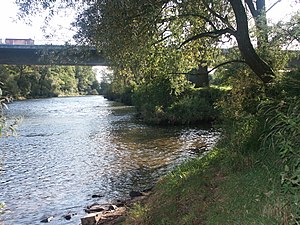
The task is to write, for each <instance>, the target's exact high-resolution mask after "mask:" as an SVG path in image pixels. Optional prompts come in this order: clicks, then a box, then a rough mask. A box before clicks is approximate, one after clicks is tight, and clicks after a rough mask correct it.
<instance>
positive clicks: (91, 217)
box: [81, 213, 101, 225]
mask: <svg viewBox="0 0 300 225" xmlns="http://www.w3.org/2000/svg"><path fill="white" fill-rule="evenodd" d="M100 218H101V216H100V214H99V213H90V214H88V215H86V216H84V217H82V218H81V225H95V224H97V223H98V221H99V220H100Z"/></svg>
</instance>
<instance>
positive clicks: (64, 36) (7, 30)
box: [0, 0, 300, 44]
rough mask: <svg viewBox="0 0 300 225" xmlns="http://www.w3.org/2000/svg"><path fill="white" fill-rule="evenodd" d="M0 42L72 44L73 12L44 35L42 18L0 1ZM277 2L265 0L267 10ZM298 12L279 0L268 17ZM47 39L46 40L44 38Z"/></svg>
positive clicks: (57, 20)
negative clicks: (21, 15)
mask: <svg viewBox="0 0 300 225" xmlns="http://www.w3.org/2000/svg"><path fill="white" fill-rule="evenodd" d="M0 1H1V5H0V6H1V7H0V41H1V39H2V42H4V40H5V38H21V39H23V38H26V39H27V38H31V39H34V40H35V44H64V43H65V42H69V43H72V36H73V35H74V34H75V31H74V30H73V29H72V28H71V26H70V23H71V22H72V20H73V18H74V12H73V13H72V12H70V13H68V14H67V15H66V14H65V12H63V13H61V14H60V15H58V16H56V17H55V18H54V19H53V21H52V22H51V27H47V28H46V32H45V33H44V32H43V30H42V29H41V27H42V26H43V19H42V17H36V18H34V22H33V23H32V25H28V24H26V23H25V22H24V21H20V20H17V19H16V18H17V17H16V15H17V12H18V8H17V6H16V5H15V4H14V1H15V0H0ZM274 2H277V0H266V3H267V8H268V7H269V6H270V5H272V4H273V3H274ZM297 10H300V4H298V5H296V4H295V0H281V2H279V3H278V4H277V5H276V6H275V7H274V8H272V9H271V10H270V11H269V12H268V17H269V18H272V20H273V21H278V20H286V19H287V18H289V16H288V15H290V14H291V13H292V12H295V11H297ZM46 35H48V36H49V37H48V38H46V37H45V36H46Z"/></svg>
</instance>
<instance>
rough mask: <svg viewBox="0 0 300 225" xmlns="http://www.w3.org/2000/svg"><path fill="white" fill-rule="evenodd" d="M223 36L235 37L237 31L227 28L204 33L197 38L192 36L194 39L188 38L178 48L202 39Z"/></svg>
mask: <svg viewBox="0 0 300 225" xmlns="http://www.w3.org/2000/svg"><path fill="white" fill-rule="evenodd" d="M223 34H232V35H234V34H235V31H234V30H232V29H230V28H225V29H221V30H214V31H208V32H204V33H201V34H197V35H195V36H192V37H190V38H188V39H187V40H185V41H184V42H182V43H181V44H180V46H179V47H178V48H181V47H182V46H184V45H185V44H187V43H189V42H191V41H195V40H198V39H200V38H204V37H210V38H218V37H220V36H222V35H223Z"/></svg>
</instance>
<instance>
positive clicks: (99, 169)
mask: <svg viewBox="0 0 300 225" xmlns="http://www.w3.org/2000/svg"><path fill="white" fill-rule="evenodd" d="M7 116H8V118H10V119H11V120H13V119H14V118H17V117H20V116H22V117H23V120H22V122H21V123H20V124H19V126H18V136H17V137H9V138H2V139H0V202H5V204H6V206H7V208H6V211H7V212H6V213H5V214H4V215H1V217H0V222H3V223H4V224H5V225H18V224H20V225H21V224H22V225H24V224H31V225H32V224H40V220H41V218H42V217H43V216H44V215H53V216H54V220H53V221H51V224H79V221H80V217H81V216H82V215H84V212H83V208H84V207H85V206H86V205H89V204H91V203H93V202H95V199H92V198H91V196H92V195H93V194H101V195H104V196H105V197H103V198H102V199H97V202H99V203H101V202H107V201H111V200H113V199H117V198H123V197H124V196H127V195H128V193H129V191H131V190H143V189H146V188H149V187H150V186H152V185H153V183H155V182H156V181H157V179H158V178H159V177H160V176H162V175H164V174H165V173H166V172H167V171H169V170H170V169H172V168H173V167H174V166H175V165H178V164H179V163H180V162H182V161H183V160H186V159H187V158H190V157H193V156H194V155H195V153H194V150H195V149H197V148H203V146H206V147H207V146H208V148H209V146H211V144H212V143H214V141H215V138H216V137H217V134H216V133H214V132H212V131H211V130H209V129H208V130H207V129H206V130H203V129H193V128H171V127H152V126H147V125H144V124H142V123H139V122H138V121H136V120H135V118H134V112H133V109H132V108H131V107H126V106H121V105H120V104H117V103H114V102H109V101H107V100H105V99H104V98H103V97H101V96H92V97H69V98H52V99H40V100H26V101H18V102H14V103H13V104H11V105H10V110H9V111H8V115H7ZM206 147H205V148H206ZM70 211H71V212H75V213H77V216H75V217H74V218H73V219H72V220H71V221H67V220H65V219H64V218H62V215H64V214H66V213H68V212H70Z"/></svg>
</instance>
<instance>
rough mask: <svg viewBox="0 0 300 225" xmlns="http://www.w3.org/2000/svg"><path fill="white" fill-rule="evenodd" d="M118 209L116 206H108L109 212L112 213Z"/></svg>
mask: <svg viewBox="0 0 300 225" xmlns="http://www.w3.org/2000/svg"><path fill="white" fill-rule="evenodd" d="M117 208H118V207H117V206H116V205H109V206H108V210H109V211H111V210H116V209H117Z"/></svg>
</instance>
